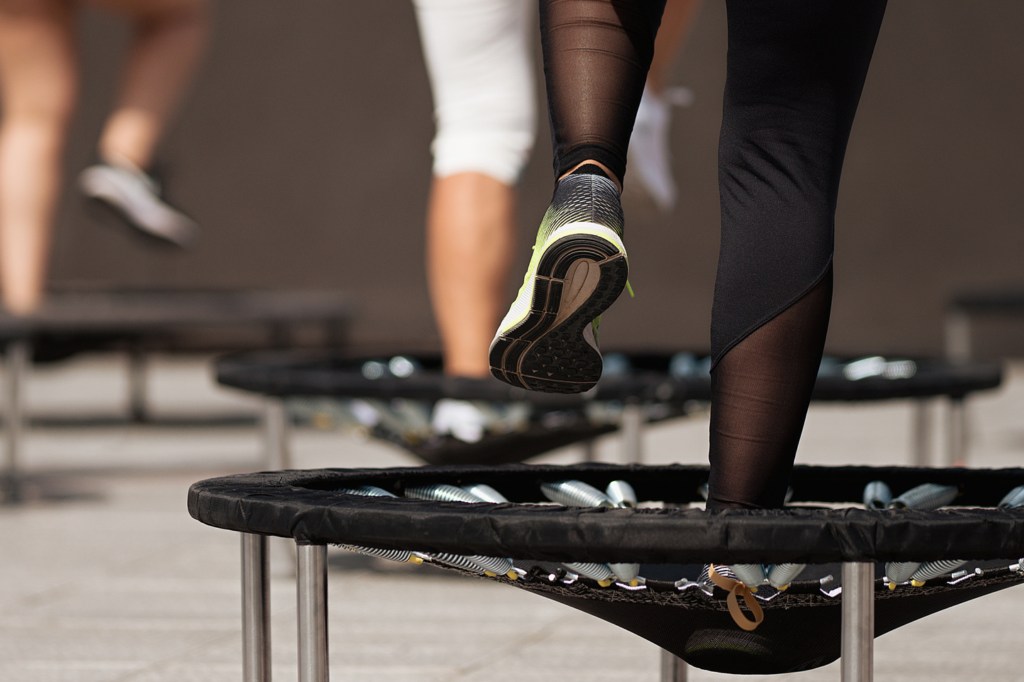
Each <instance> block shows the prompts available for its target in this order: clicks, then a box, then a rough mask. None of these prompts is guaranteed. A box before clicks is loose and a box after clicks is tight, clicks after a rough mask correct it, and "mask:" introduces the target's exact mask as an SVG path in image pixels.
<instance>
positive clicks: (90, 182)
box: [78, 163, 199, 247]
mask: <svg viewBox="0 0 1024 682" xmlns="http://www.w3.org/2000/svg"><path fill="white" fill-rule="evenodd" d="M78 187H79V189H80V190H81V192H82V194H84V195H85V196H86V197H87V198H89V199H92V200H94V201H97V202H99V203H101V204H103V205H104V206H106V207H108V208H110V209H112V210H113V211H114V212H115V213H117V215H118V216H119V217H121V218H122V219H123V220H124V221H125V222H127V223H128V225H129V226H131V227H132V228H133V229H135V230H137V231H138V232H140V233H142V234H144V235H146V236H149V237H153V238H155V239H159V240H161V241H164V242H169V243H171V244H174V245H176V246H180V247H187V246H190V245H191V244H192V243H193V242H194V241H195V240H196V238H197V237H198V236H199V226H198V225H197V224H196V223H195V221H193V220H192V219H191V218H189V217H188V216H186V215H185V214H184V213H182V212H181V211H179V210H178V209H176V208H174V207H173V206H171V205H170V204H168V203H167V202H166V201H165V200H164V199H163V197H162V196H161V190H160V185H159V183H157V181H156V180H155V179H154V178H152V177H150V176H149V175H147V174H146V173H145V172H143V171H141V170H139V169H137V168H133V167H130V166H128V165H122V164H116V165H115V164H111V163H98V164H95V165H93V166H89V167H88V168H86V169H85V170H83V171H82V173H81V174H80V175H79V176H78Z"/></svg>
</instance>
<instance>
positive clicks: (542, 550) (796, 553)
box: [188, 464, 1024, 563]
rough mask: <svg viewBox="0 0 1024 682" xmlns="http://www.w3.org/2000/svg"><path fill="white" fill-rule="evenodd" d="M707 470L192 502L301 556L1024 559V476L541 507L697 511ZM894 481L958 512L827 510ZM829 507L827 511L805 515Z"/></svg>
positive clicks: (218, 494) (310, 475) (819, 481)
mask: <svg viewBox="0 0 1024 682" xmlns="http://www.w3.org/2000/svg"><path fill="white" fill-rule="evenodd" d="M707 473H708V472H707V467H701V466H683V465H668V466H643V465H633V466H625V465H601V464H584V465H570V466H555V465H524V464H519V465H505V466H476V467H456V466H445V467H420V468H394V469H350V470H344V469H319V470H310V471H285V472H265V473H257V474H241V475H235V476H226V477H223V478H215V479H208V480H206V481H201V482H199V483H195V484H194V485H192V487H191V488H190V490H189V494H188V507H189V513H190V514H192V516H193V517H194V518H196V519H198V520H199V521H202V522H203V523H206V524H209V525H212V526H217V527H219V528H227V529H230V530H236V531H241V532H251V533H259V534H265V535H278V536H282V537H291V538H294V539H295V540H297V541H298V542H300V543H313V544H327V543H347V544H355V545H367V546H374V547H382V548H390V549H411V550H420V551H431V552H455V553H461V554H482V555H488V556H514V557H519V558H524V559H532V560H550V561H598V562H607V561H612V562H614V561H619V562H626V561H628V562H650V563H701V562H707V561H715V562H719V563H735V562H743V563H751V562H761V563H782V562H800V563H828V562H834V561H927V560H934V559H948V558H960V559H997V558H1003V557H1017V556H1024V511H1021V510H1002V509H994V508H992V507H993V506H994V505H995V504H996V503H997V502H998V501H999V500H1000V499H1001V498H1002V496H1003V495H1005V493H1006V492H1007V491H1008V490H1009V489H1010V488H1013V487H1015V486H1017V485H1022V484H1024V469H975V470H968V469H930V468H912V467H817V466H797V467H795V469H794V471H793V476H792V487H793V489H794V497H793V505H792V506H790V507H788V508H786V509H776V510H756V511H745V510H728V511H723V512H718V513H710V514H709V513H706V512H704V511H702V510H699V509H686V508H671V507H670V508H645V509H636V510H632V509H591V508H588V509H583V508H565V507H560V506H554V505H550V504H535V503H537V502H539V501H540V500H541V494H540V491H539V485H540V483H541V482H542V481H554V480H562V479H577V480H583V481H586V482H588V483H591V484H594V485H596V486H598V487H604V486H606V485H607V483H608V482H610V481H612V480H615V479H623V480H626V481H628V482H629V483H631V484H632V485H633V487H634V488H635V489H636V492H637V494H638V496H639V497H640V499H641V500H646V501H662V502H665V503H668V504H669V505H679V504H686V503H690V502H694V501H696V500H697V499H698V492H697V490H698V487H699V486H700V485H701V484H702V483H704V482H705V481H706V480H707ZM874 480H884V481H886V482H887V483H888V485H889V486H890V487H891V488H892V490H893V491H894V492H895V493H897V494H898V493H899V492H902V491H904V490H908V489H910V488H912V487H914V486H916V485H919V484H921V483H939V484H949V485H956V486H958V487H959V488H960V489H961V495H960V497H959V499H958V500H957V501H956V503H955V504H957V505H960V506H957V507H954V508H944V509H941V510H936V511H915V510H882V511H876V510H866V509H859V508H853V507H846V508H838V509H824V508H820V505H821V504H825V505H831V504H837V503H838V504H842V503H847V504H857V503H858V502H859V500H860V496H861V491H862V490H863V488H864V486H865V485H866V484H867V483H868V482H870V481H874ZM430 483H451V484H456V485H459V484H471V483H487V484H490V485H492V486H494V487H495V488H496V489H497V490H499V491H500V492H502V493H503V494H504V495H505V496H506V497H507V498H508V499H510V500H512V502H513V503H511V504H484V503H481V504H458V503H436V502H425V501H419V500H413V499H405V498H399V499H394V498H371V497H361V496H356V495H349V494H344V493H341V492H339V489H343V488H346V487H352V486H358V485H367V484H370V485H376V486H380V487H382V488H384V489H386V490H390V491H392V492H394V493H396V494H398V495H401V494H402V491H403V490H404V488H405V487H407V486H412V485H426V484H430ZM808 503H818V504H819V506H818V507H815V506H800V505H807V504H808Z"/></svg>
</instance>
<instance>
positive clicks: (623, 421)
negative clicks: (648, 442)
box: [619, 401, 644, 464]
mask: <svg viewBox="0 0 1024 682" xmlns="http://www.w3.org/2000/svg"><path fill="white" fill-rule="evenodd" d="M619 428H620V429H621V430H622V454H623V458H624V459H625V460H626V463H627V464H640V462H641V461H643V456H644V406H643V405H641V404H640V403H638V402H635V401H629V402H627V403H626V405H625V407H623V408H622V416H621V417H620V421H619Z"/></svg>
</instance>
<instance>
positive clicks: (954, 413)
mask: <svg viewBox="0 0 1024 682" xmlns="http://www.w3.org/2000/svg"><path fill="white" fill-rule="evenodd" d="M947 428H948V434H947V439H946V466H965V465H966V464H967V449H968V434H967V403H966V401H965V400H964V399H963V398H962V397H957V398H950V400H949V419H948V420H947Z"/></svg>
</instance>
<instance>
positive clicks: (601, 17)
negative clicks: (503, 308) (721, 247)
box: [490, 0, 664, 393]
mask: <svg viewBox="0 0 1024 682" xmlns="http://www.w3.org/2000/svg"><path fill="white" fill-rule="evenodd" d="M663 9H664V2H659V1H657V0H654V1H651V0H576V1H574V2H557V1H556V0H544V1H542V2H541V13H540V14H541V43H542V47H543V52H544V73H545V77H546V83H547V92H548V108H549V113H550V120H551V130H552V143H553V152H554V169H555V177H556V178H558V180H557V182H556V186H555V192H554V196H553V198H552V202H551V206H550V207H549V208H548V210H547V212H546V213H545V215H544V218H543V220H542V222H541V226H540V230H539V231H538V235H537V241H536V244H535V245H534V250H533V258H532V260H531V261H530V265H529V268H528V270H527V274H526V278H525V281H524V283H523V287H522V288H521V289H520V291H519V295H518V296H517V297H516V299H515V301H513V303H512V307H511V308H510V310H509V312H508V313H507V314H506V316H505V318H504V319H503V320H502V322H501V324H500V325H499V327H498V333H497V335H496V336H495V338H494V341H493V342H492V344H491V351H490V364H491V368H492V370H491V371H492V373H493V374H494V375H495V376H496V377H497V378H499V379H501V380H502V381H506V382H508V383H510V384H512V385H515V386H524V387H526V388H531V389H534V390H543V391H551V392H561V393H571V392H579V391H583V390H586V389H588V388H590V387H591V386H593V385H594V384H595V383H596V382H597V380H598V378H599V377H600V375H601V355H600V352H599V351H598V349H597V338H596V327H597V318H599V316H600V314H601V313H602V312H603V311H604V310H606V309H607V308H608V307H609V306H610V305H611V304H612V303H613V302H614V301H615V299H616V298H617V297H618V295H619V294H620V293H621V291H622V289H623V288H624V287H625V285H626V273H627V264H626V250H625V246H624V245H623V242H622V233H623V218H622V209H621V206H620V203H619V192H620V190H621V187H622V180H623V177H624V175H625V171H626V151H627V148H628V146H629V138H630V133H631V131H632V129H633V123H634V120H635V117H636V111H637V107H638V105H639V103H640V97H641V95H642V93H643V89H644V83H645V81H646V78H647V70H648V68H649V67H650V64H651V59H652V57H653V54H654V41H655V36H656V35H657V31H658V24H659V22H660V20H661V14H662V10H663Z"/></svg>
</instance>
